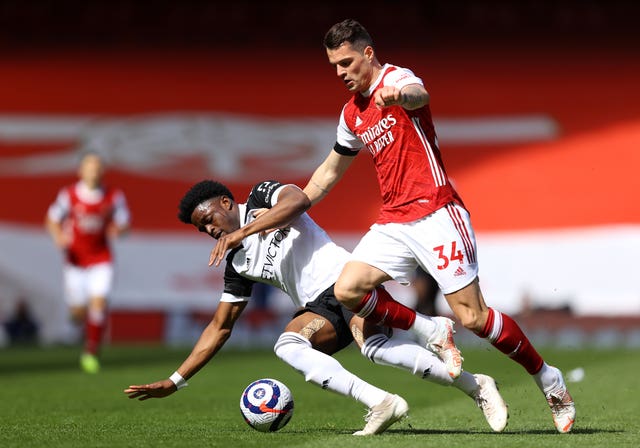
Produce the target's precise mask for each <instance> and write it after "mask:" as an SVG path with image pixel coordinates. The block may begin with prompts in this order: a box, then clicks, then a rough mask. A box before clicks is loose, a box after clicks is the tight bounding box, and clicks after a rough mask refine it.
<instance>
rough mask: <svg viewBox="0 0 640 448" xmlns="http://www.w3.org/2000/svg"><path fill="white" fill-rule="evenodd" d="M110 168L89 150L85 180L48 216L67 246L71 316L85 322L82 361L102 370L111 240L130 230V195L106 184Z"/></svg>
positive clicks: (54, 234) (61, 195)
mask: <svg viewBox="0 0 640 448" xmlns="http://www.w3.org/2000/svg"><path fill="white" fill-rule="evenodd" d="M104 171H105V163H104V160H103V159H102V157H101V156H100V155H99V154H97V153H93V152H89V153H85V154H83V155H82V157H81V159H80V164H79V168H78V177H79V180H78V181H77V182H75V183H73V184H71V185H68V186H66V187H64V188H62V189H61V190H60V191H59V192H58V195H57V197H56V199H55V201H54V202H53V204H51V205H50V206H49V210H48V212H47V217H46V228H47V230H48V232H49V234H50V235H51V238H52V239H53V241H54V243H55V244H56V246H57V247H58V248H60V250H62V251H63V252H64V258H65V264H64V268H63V272H64V288H65V297H66V301H67V304H68V306H69V310H70V314H71V317H72V319H73V321H74V322H75V323H76V324H77V325H78V326H81V325H84V351H83V353H82V356H81V357H80V366H81V367H82V369H83V370H84V371H85V372H87V373H97V372H98V371H99V370H100V362H99V360H98V355H99V350H100V346H101V342H102V336H103V331H104V328H105V325H106V322H107V299H108V296H109V293H110V292H111V288H112V283H113V274H114V273H113V256H112V253H111V249H110V247H109V246H110V240H112V239H114V238H117V237H119V236H121V235H122V234H124V233H125V232H126V231H127V230H128V229H129V223H130V213H129V209H128V207H127V202H126V199H125V196H124V194H123V192H122V191H120V190H118V189H115V188H111V187H108V186H106V185H103V183H102V180H103V175H104Z"/></svg>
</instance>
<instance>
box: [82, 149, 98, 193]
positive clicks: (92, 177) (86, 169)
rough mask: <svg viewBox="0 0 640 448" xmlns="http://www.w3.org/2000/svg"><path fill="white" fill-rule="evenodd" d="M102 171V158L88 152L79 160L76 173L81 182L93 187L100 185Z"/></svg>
mask: <svg viewBox="0 0 640 448" xmlns="http://www.w3.org/2000/svg"><path fill="white" fill-rule="evenodd" d="M103 173H104V165H103V163H102V159H101V158H100V156H98V155H96V154H88V155H86V156H85V157H84V158H83V159H82V161H81V162H80V168H79V170H78V175H79V176H80V179H81V180H82V182H84V183H85V184H87V185H88V186H89V187H92V188H95V187H97V186H98V185H100V181H101V179H102V175H103Z"/></svg>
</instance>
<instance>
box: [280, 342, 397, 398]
mask: <svg viewBox="0 0 640 448" xmlns="http://www.w3.org/2000/svg"><path fill="white" fill-rule="evenodd" d="M274 351H275V353H276V355H277V356H278V357H279V358H280V359H282V360H283V361H284V362H286V363H287V364H289V365H290V366H291V367H293V368H294V369H296V370H297V371H298V372H300V373H301V374H303V375H304V379H305V381H309V382H311V383H314V384H317V385H318V386H320V387H322V388H323V389H328V390H331V391H333V392H336V393H338V394H340V395H345V396H350V397H353V398H354V399H355V400H356V401H359V402H360V403H362V404H364V405H365V406H366V407H368V408H372V407H373V406H375V405H377V404H380V403H382V400H384V398H385V396H386V395H387V392H386V391H384V390H382V389H379V388H377V387H375V386H373V385H371V384H369V383H367V382H365V381H363V380H361V379H360V378H358V377H357V376H355V375H354V374H352V373H351V372H349V371H348V370H346V369H345V368H344V367H342V365H341V364H340V363H339V362H338V361H337V360H336V359H334V358H332V357H331V356H329V355H326V354H324V353H322V352H320V351H318V350H316V349H314V348H312V347H311V342H309V340H308V339H306V338H304V337H302V336H301V335H300V334H298V333H294V332H291V331H287V332H285V333H282V334H281V335H280V337H279V338H278V341H277V342H276V345H275V347H274Z"/></svg>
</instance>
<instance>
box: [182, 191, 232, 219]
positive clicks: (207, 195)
mask: <svg viewBox="0 0 640 448" xmlns="http://www.w3.org/2000/svg"><path fill="white" fill-rule="evenodd" d="M218 196H227V197H228V198H230V199H232V200H233V194H231V192H230V191H229V189H228V188H227V187H226V186H225V185H223V184H221V183H220V182H216V181H213V180H203V181H200V182H198V183H197V184H195V185H194V186H192V187H191V188H190V189H189V191H187V192H186V193H185V194H184V196H183V197H182V199H180V204H179V205H178V219H179V220H180V221H182V222H184V223H185V224H191V215H192V214H193V210H195V208H196V207H197V206H198V205H199V204H201V203H203V202H204V201H207V200H209V199H211V198H216V197H218Z"/></svg>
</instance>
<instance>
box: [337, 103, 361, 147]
mask: <svg viewBox="0 0 640 448" xmlns="http://www.w3.org/2000/svg"><path fill="white" fill-rule="evenodd" d="M345 108H346V106H345V107H343V108H342V112H341V113H340V120H339V121H338V129H337V132H336V143H338V145H340V146H341V147H343V148H349V149H351V150H353V151H354V153H357V152H358V150H360V148H362V147H363V146H364V143H363V142H362V140H360V139H359V138H358V136H357V135H356V134H354V133H353V131H352V130H351V129H349V126H347V122H346V120H345V118H344V110H345Z"/></svg>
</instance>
